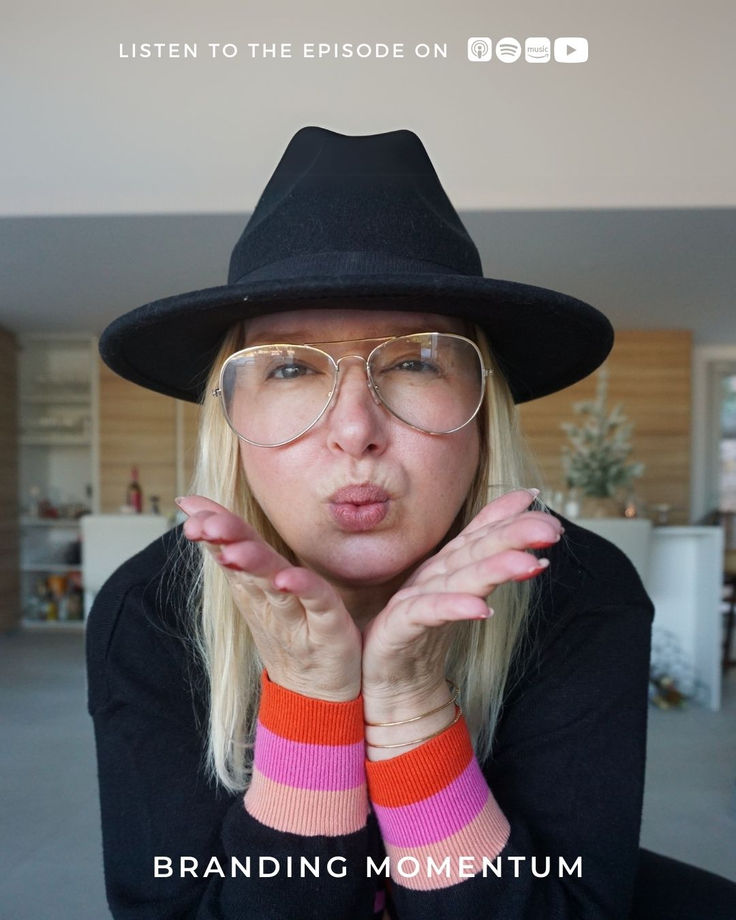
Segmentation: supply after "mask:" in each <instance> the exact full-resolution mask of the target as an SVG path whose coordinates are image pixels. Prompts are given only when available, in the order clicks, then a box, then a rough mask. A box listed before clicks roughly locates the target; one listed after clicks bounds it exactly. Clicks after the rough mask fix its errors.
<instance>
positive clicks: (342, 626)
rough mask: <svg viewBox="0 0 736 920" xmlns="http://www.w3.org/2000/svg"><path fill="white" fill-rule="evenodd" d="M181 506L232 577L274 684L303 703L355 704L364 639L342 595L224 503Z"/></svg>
mask: <svg viewBox="0 0 736 920" xmlns="http://www.w3.org/2000/svg"><path fill="white" fill-rule="evenodd" d="M178 505H179V507H180V508H181V509H182V511H184V513H185V514H187V515H189V517H188V519H187V521H186V522H185V523H184V535H185V536H186V537H187V539H189V540H191V541H193V542H198V543H204V544H205V545H206V546H207V549H208V550H209V551H210V552H211V553H212V555H213V557H214V559H215V560H216V562H217V563H218V564H219V565H220V566H221V567H222V570H223V571H224V572H225V574H226V575H227V578H228V581H229V583H230V588H231V590H232V594H233V599H234V601H235V603H236V605H237V607H238V609H239V610H240V612H241V614H242V615H243V617H244V618H245V621H246V623H247V624H248V626H249V628H250V631H251V634H252V636H253V640H254V642H255V644H256V647H257V648H258V652H259V654H260V656H261V660H262V661H263V665H264V667H265V668H266V670H267V672H268V676H269V677H270V679H271V680H272V681H273V682H274V683H277V684H279V685H280V686H282V687H286V688H287V689H288V690H293V691H294V692H295V693H300V694H302V695H303V696H311V697H314V698H316V699H323V700H329V701H334V702H342V701H346V700H352V699H355V698H356V697H357V696H358V694H359V693H360V681H361V635H360V631H359V630H358V627H357V626H356V625H355V623H354V621H353V618H352V617H351V616H350V614H349V613H348V611H347V610H346V608H345V605H344V604H343V602H342V600H341V598H340V597H339V595H338V594H337V592H336V591H335V589H334V588H333V587H332V586H331V585H330V584H328V582H326V581H325V580H324V579H323V578H321V577H320V576H319V575H317V574H316V573H315V572H312V571H310V570H309V569H306V568H300V567H297V566H293V565H292V564H291V563H290V562H289V561H288V560H287V559H285V558H284V557H283V556H282V555H280V554H279V553H277V552H276V550H274V549H273V548H272V547H271V546H269V545H268V544H267V543H266V542H265V541H264V540H263V539H262V538H261V537H260V536H259V535H258V534H257V533H256V531H255V530H254V529H253V528H252V527H251V526H250V525H248V524H246V522H245V521H243V520H242V519H241V518H239V517H238V516H237V515H235V514H233V513H232V512H231V511H228V510H227V509H226V508H223V506H222V505H218V504H217V502H213V501H211V500H210V499H208V498H204V497H202V496H199V495H189V496H186V497H185V498H181V499H178Z"/></svg>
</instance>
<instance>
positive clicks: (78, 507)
mask: <svg viewBox="0 0 736 920" xmlns="http://www.w3.org/2000/svg"><path fill="white" fill-rule="evenodd" d="M18 344H19V355H18V382H19V386H18V420H19V429H20V431H19V438H18V449H19V477H18V479H19V494H18V504H19V508H20V521H19V524H20V576H21V577H20V582H21V607H22V616H23V620H24V622H26V623H28V624H33V625H46V626H55V625H57V624H58V623H59V622H60V621H64V620H68V621H70V622H71V621H74V620H78V621H81V618H82V611H83V603H82V602H81V598H82V596H83V585H82V575H81V573H82V565H81V527H80V523H79V517H80V515H81V514H82V513H83V512H84V511H96V510H97V495H98V493H99V488H98V482H97V478H98V473H97V470H98V462H97V454H98V447H97V441H98V437H97V418H98V405H97V401H98V395H97V390H98V387H97V373H96V370H97V343H96V340H95V339H94V337H92V336H88V335H73V334H69V335H60V334H49V335H30V336H24V337H21V338H20V339H19V343H18Z"/></svg>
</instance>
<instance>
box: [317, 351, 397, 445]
mask: <svg viewBox="0 0 736 920" xmlns="http://www.w3.org/2000/svg"><path fill="white" fill-rule="evenodd" d="M347 357H348V361H345V359H344V358H343V359H341V360H340V364H339V365H338V367H339V370H338V377H337V392H336V393H335V395H334V397H333V400H332V404H331V406H330V408H329V410H328V413H327V420H326V421H327V437H328V444H329V446H330V448H331V449H333V450H336V451H340V452H343V453H347V454H349V455H350V456H352V457H360V456H363V455H364V454H365V453H373V454H376V453H380V452H382V451H383V450H384V448H385V447H386V443H387V441H388V426H389V422H390V419H389V415H388V412H387V411H386V410H385V409H384V408H383V406H382V405H381V403H380V402H379V401H378V398H377V397H376V396H375V394H374V393H373V391H372V390H371V388H370V386H369V384H368V369H367V367H366V365H365V361H364V360H363V359H362V358H358V356H352V355H351V356H347ZM343 362H345V363H343Z"/></svg>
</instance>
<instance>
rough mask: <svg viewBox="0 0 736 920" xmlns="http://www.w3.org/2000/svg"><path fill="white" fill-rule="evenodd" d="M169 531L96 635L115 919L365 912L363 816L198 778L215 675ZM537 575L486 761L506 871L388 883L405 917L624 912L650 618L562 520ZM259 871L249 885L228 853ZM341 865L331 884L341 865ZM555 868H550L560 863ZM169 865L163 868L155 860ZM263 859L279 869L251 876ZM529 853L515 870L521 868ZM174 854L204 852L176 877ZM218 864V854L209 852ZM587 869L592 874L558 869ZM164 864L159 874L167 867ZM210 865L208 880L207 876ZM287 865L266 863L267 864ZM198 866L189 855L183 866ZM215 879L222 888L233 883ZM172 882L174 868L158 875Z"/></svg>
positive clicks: (115, 585)
mask: <svg viewBox="0 0 736 920" xmlns="http://www.w3.org/2000/svg"><path fill="white" fill-rule="evenodd" d="M178 539H179V534H178V533H177V532H176V531H174V532H171V533H170V534H167V535H166V536H165V537H164V538H162V539H161V540H158V541H156V542H155V543H154V544H152V545H151V546H149V547H148V548H147V549H145V550H144V551H143V552H141V553H139V554H138V555H137V556H135V557H134V558H133V559H131V560H129V561H128V562H127V563H126V564H125V565H124V566H122V567H121V568H120V569H119V570H118V571H117V572H116V573H115V575H113V576H112V578H111V579H110V580H109V581H108V583H107V584H106V585H105V587H104V588H103V589H102V591H101V592H100V593H99V595H98V596H97V599H96V601H95V604H94V607H93V610H92V613H91V616H90V620H89V627H88V639H87V649H88V669H89V708H90V712H91V714H92V716H93V718H94V722H95V731H96V738H97V750H98V764H99V779H100V794H101V805H102V824H103V842H104V856H105V876H106V884H107V892H108V900H109V902H110V906H111V909H112V912H113V915H114V916H115V917H116V918H135V920H144V918H152V920H153V918H155V920H163V918H190V917H191V918H198V920H199V918H208V920H214V918H219V920H234V918H242V920H260V918H269V920H273V918H288V920H300V918H305V920H306V918H311V917H314V918H320V920H340V918H344V920H357V918H361V917H365V918H368V917H372V916H373V915H374V914H373V908H374V898H375V894H376V887H377V885H378V884H379V882H378V881H377V879H376V878H372V877H368V875H367V873H366V857H367V856H369V855H371V856H373V857H374V860H375V862H376V863H380V861H381V855H382V852H383V851H382V844H381V840H380V835H379V833H378V829H377V825H376V823H375V821H374V820H373V817H372V816H370V817H369V820H368V822H367V825H366V826H365V828H364V829H363V830H361V831H359V832H357V833H353V834H349V835H345V836H339V837H300V836H297V835H295V834H287V833H283V832H278V831H275V830H273V829H271V828H269V827H266V826H265V825H263V824H260V823H259V822H258V821H256V820H255V819H254V818H253V817H251V816H250V815H249V814H248V812H246V810H245V808H244V807H243V801H242V796H240V795H235V796H233V795H230V794H228V793H225V792H223V791H222V790H221V789H217V788H215V787H214V786H213V785H212V784H211V783H210V782H209V781H208V779H207V778H206V774H205V771H204V768H203V764H204V749H205V742H204V726H205V725H206V700H205V689H204V688H205V681H204V678H203V675H202V673H201V670H200V668H199V666H198V664H197V662H196V660H195V659H194V656H193V654H192V652H191V650H190V649H189V647H188V645H187V642H186V640H185V639H184V638H183V635H184V632H185V628H184V624H183V613H182V611H183V604H182V597H183V591H184V586H183V581H184V580H185V579H183V577H182V571H181V569H180V567H178V566H177V565H175V564H173V563H172V560H174V559H176V558H177V556H178V555H179V550H178V547H177V540H178ZM548 555H549V557H550V560H551V565H550V568H549V569H548V571H547V573H545V574H544V575H543V576H542V577H541V578H540V579H539V580H538V584H537V595H536V603H535V604H534V607H533V611H532V614H531V616H530V622H529V629H528V636H527V640H526V643H525V647H524V654H523V656H522V657H521V661H522V664H521V665H519V666H517V667H515V668H513V669H512V672H511V675H510V680H509V690H508V692H507V695H506V699H505V701H504V707H503V712H502V715H501V719H500V721H499V725H498V728H497V732H496V737H495V741H494V746H493V754H492V756H491V758H490V759H489V760H488V761H487V762H486V763H484V764H482V769H483V773H484V775H485V778H486V780H487V782H488V784H489V787H490V789H491V791H492V793H493V795H494V796H495V799H496V801H497V802H498V803H499V805H500V807H501V809H502V811H503V812H504V814H505V815H506V817H507V818H508V821H509V823H510V826H511V836H510V839H509V841H508V843H507V845H506V847H505V849H504V850H503V852H502V853H501V870H502V871H501V877H497V876H496V874H494V873H493V872H487V873H486V874H485V877H484V876H483V874H482V873H479V874H478V875H476V876H475V877H473V878H470V879H468V880H467V881H464V882H462V883H460V884H456V885H452V886H450V887H448V888H443V889H440V890H437V891H430V892H417V891H412V890H410V889H408V888H405V887H403V886H401V885H394V886H392V888H391V894H390V896H389V906H390V910H391V911H392V915H393V916H397V917H400V918H402V920H420V918H422V920H424V918H427V917H433V918H434V917H447V918H463V920H474V918H478V920H480V918H483V920H496V918H498V920H501V918H503V920H568V918H585V920H603V918H606V920H612V918H622V920H623V918H626V917H628V914H629V906H630V902H631V896H632V890H633V885H634V877H635V874H636V869H637V862H638V836H639V825H640V819H641V802H642V790H643V778H644V758H645V741H646V707H647V683H648V669H649V633H650V625H651V618H652V607H651V603H650V601H649V599H648V598H647V596H646V594H645V592H644V590H643V588H642V585H641V582H640V580H639V578H638V576H637V575H636V572H635V571H634V569H633V567H632V566H631V564H630V563H629V562H628V560H627V559H626V558H625V557H624V556H623V554H622V553H620V552H619V551H618V550H617V549H615V548H614V547H613V546H611V545H610V544H609V543H607V542H606V541H604V540H602V539H601V538H599V537H597V536H594V535H593V534H591V533H589V532H587V531H584V530H582V529H581V528H579V527H577V526H575V525H573V524H570V523H568V522H566V533H565V536H564V537H563V540H562V541H561V543H560V544H558V545H557V547H555V548H554V549H552V550H550V551H549V553H548ZM247 855H251V857H252V859H253V870H252V872H251V876H250V877H249V878H248V877H245V876H244V875H243V874H242V872H240V871H235V875H234V877H231V857H232V856H234V857H236V858H237V859H239V860H240V862H241V864H244V862H245V857H246V856H247ZM300 855H306V856H308V857H309V858H310V860H312V861H313V863H314V862H315V860H316V857H319V858H320V865H321V867H322V869H321V871H320V874H319V876H318V877H316V878H315V877H313V876H312V875H311V873H306V875H305V877H304V878H301V877H299V876H298V874H297V873H296V872H295V873H294V875H293V877H290V878H289V877H286V873H287V868H286V864H287V860H286V857H287V856H292V857H296V859H297V860H298V858H299V856H300ZM334 855H339V856H340V857H344V863H343V865H345V866H346V867H347V871H346V872H345V875H344V876H343V877H333V876H332V875H330V874H329V873H328V872H327V871H326V870H325V867H326V865H327V861H328V860H329V858H330V856H334ZM535 855H536V856H537V857H538V860H537V864H536V869H537V872H538V873H539V874H540V875H541V874H542V872H543V871H544V866H545V863H544V857H547V856H549V857H551V859H550V866H551V868H550V872H549V874H548V875H546V876H545V877H537V876H535V874H534V873H533V871H532V863H531V857H532V856H535ZM156 856H163V857H167V858H168V859H170V860H171V862H170V863H169V864H168V865H171V867H172V874H171V875H169V876H168V877H155V875H154V857H156ZM259 856H269V857H273V858H274V859H275V860H278V865H279V872H278V874H276V875H275V876H272V877H259V875H258V872H257V871H256V866H257V859H258V857H259ZM517 856H518V857H524V859H523V860H514V859H511V858H510V857H517ZM180 857H193V858H194V859H196V860H197V869H196V875H195V874H192V873H184V874H183V875H182V872H181V867H182V864H181V863H180V861H179V860H180ZM213 857H215V860H214V862H213V861H212V858H213ZM560 857H562V858H563V859H564V861H565V865H566V866H573V865H574V864H576V860H578V858H580V861H579V863H577V865H578V866H579V867H581V869H582V871H581V876H580V877H578V874H577V872H574V873H573V874H572V875H571V874H569V873H568V872H566V871H565V870H564V868H563V870H562V871H560V866H561V864H560V863H559V858H560ZM162 865H166V864H165V863H164V864H162ZM208 865H209V866H210V872H209V874H208V875H206V876H205V871H206V869H207V867H208ZM274 865H275V863H273V862H272V863H269V864H268V866H267V867H266V871H268V870H270V869H272V868H273V866H274ZM188 866H189V867H191V866H194V862H192V861H189V862H185V863H184V868H187V867H188ZM218 868H219V869H222V870H223V872H224V874H225V876H226V877H225V878H222V877H221V874H220V872H219V871H218ZM160 874H161V875H162V873H160Z"/></svg>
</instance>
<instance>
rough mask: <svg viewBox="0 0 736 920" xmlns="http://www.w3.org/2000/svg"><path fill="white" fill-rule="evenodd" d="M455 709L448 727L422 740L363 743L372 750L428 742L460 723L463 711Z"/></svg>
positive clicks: (458, 708)
mask: <svg viewBox="0 0 736 920" xmlns="http://www.w3.org/2000/svg"><path fill="white" fill-rule="evenodd" d="M456 709H457V712H456V713H455V718H454V719H453V720H452V722H450V724H449V725H445V726H444V727H443V728H440V729H438V730H437V731H436V732H432V734H431V735H425V736H424V737H423V738H413V739H412V740H411V741H400V742H399V743H398V744H374V743H373V742H372V741H368V740H367V739H366V742H365V743H366V744H367V745H368V747H372V748H400V747H408V746H409V745H410V744H422V743H423V742H425V741H429V740H430V739H431V738H436V737H437V735H441V734H442V732H445V731H447V729H448V728H452V726H453V725H454V724H455V723H456V722H459V721H460V716H461V715H462V714H463V711H462V709H460V707H459V706H457V707H456ZM366 724H368V723H366Z"/></svg>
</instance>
